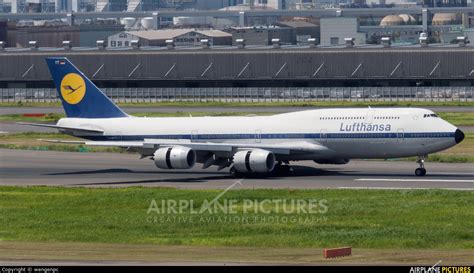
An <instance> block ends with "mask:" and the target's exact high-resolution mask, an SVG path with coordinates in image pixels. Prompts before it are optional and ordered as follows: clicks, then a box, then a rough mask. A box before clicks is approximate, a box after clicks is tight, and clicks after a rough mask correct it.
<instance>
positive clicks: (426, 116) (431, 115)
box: [423, 114, 438, 118]
mask: <svg viewBox="0 0 474 273" xmlns="http://www.w3.org/2000/svg"><path fill="white" fill-rule="evenodd" d="M430 117H432V118H437V117H438V115H436V114H424V115H423V118H430Z"/></svg>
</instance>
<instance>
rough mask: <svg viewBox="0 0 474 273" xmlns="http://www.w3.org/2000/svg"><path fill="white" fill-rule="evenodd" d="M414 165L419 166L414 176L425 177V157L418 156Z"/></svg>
mask: <svg viewBox="0 0 474 273" xmlns="http://www.w3.org/2000/svg"><path fill="white" fill-rule="evenodd" d="M416 163H418V164H420V167H419V168H417V169H416V170H415V175H416V176H425V175H426V169H425V157H424V156H419V157H418V160H417V161H416Z"/></svg>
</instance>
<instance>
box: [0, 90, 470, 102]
mask: <svg viewBox="0 0 474 273" xmlns="http://www.w3.org/2000/svg"><path fill="white" fill-rule="evenodd" d="M103 90H104V92H105V93H106V94H107V96H109V97H110V98H111V99H113V100H114V101H115V102H126V103H141V102H145V103H146V102H160V101H195V102H206V101H216V102H283V101H288V102H291V101H472V100H473V97H474V87H472V86H460V87H304V88H297V87H288V88H284V87H275V88H273V87H272V88H267V87H255V88H250V87H249V88H238V87H232V88H104V89H103ZM57 100H58V97H57V93H56V90H55V89H53V88H34V89H33V88H31V89H30V88H3V89H1V88H0V102H20V101H22V102H52V101H57Z"/></svg>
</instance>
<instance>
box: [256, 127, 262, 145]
mask: <svg viewBox="0 0 474 273" xmlns="http://www.w3.org/2000/svg"><path fill="white" fill-rule="evenodd" d="M261 142H262V130H255V143H261Z"/></svg>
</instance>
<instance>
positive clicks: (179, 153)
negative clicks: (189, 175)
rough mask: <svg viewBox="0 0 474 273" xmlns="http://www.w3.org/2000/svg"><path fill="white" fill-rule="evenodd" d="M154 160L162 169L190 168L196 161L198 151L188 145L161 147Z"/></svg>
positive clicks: (154, 155)
mask: <svg viewBox="0 0 474 273" xmlns="http://www.w3.org/2000/svg"><path fill="white" fill-rule="evenodd" d="M153 160H154V161H155V165H156V167H158V168H160V169H190V168H192V167H193V166H194V164H195V163H196V152H195V151H194V150H192V149H191V148H187V147H167V148H159V149H158V150H156V151H155V153H154V154H153Z"/></svg>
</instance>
